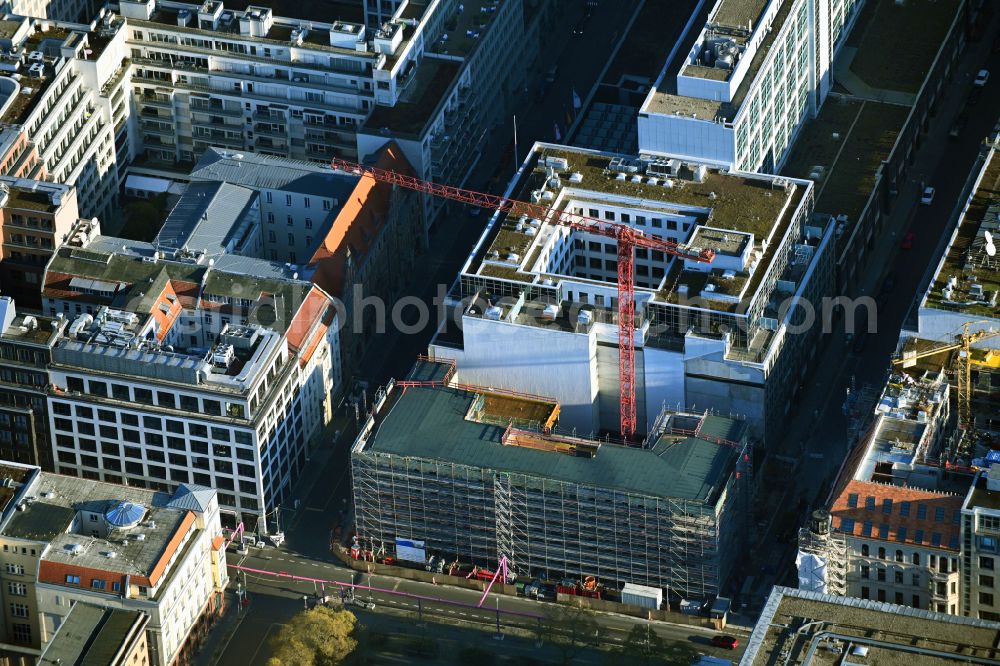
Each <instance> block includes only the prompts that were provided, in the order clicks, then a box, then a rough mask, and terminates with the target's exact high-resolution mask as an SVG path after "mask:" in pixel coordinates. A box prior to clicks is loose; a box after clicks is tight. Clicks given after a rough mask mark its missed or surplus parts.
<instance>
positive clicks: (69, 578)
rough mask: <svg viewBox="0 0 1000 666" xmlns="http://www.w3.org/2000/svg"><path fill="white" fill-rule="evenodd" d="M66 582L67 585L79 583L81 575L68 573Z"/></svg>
mask: <svg viewBox="0 0 1000 666" xmlns="http://www.w3.org/2000/svg"><path fill="white" fill-rule="evenodd" d="M66 584H67V585H79V584H80V577H79V576H74V575H73V574H66Z"/></svg>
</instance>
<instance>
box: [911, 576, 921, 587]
mask: <svg viewBox="0 0 1000 666" xmlns="http://www.w3.org/2000/svg"><path fill="white" fill-rule="evenodd" d="M910 585H912V586H913V587H920V574H918V573H915V574H912V575H911V576H910Z"/></svg>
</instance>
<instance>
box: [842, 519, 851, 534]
mask: <svg viewBox="0 0 1000 666" xmlns="http://www.w3.org/2000/svg"><path fill="white" fill-rule="evenodd" d="M840 531H841V532H846V533H847V534H854V519H853V518H841V519H840Z"/></svg>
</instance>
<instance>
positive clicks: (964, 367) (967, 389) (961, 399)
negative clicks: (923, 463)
mask: <svg viewBox="0 0 1000 666" xmlns="http://www.w3.org/2000/svg"><path fill="white" fill-rule="evenodd" d="M989 323H990V322H989V321H987V320H985V319H983V320H980V321H967V322H965V324H963V325H962V332H961V333H960V334H959V335H957V336H956V337H957V338H958V341H957V342H954V343H952V344H945V345H940V346H937V347H931V348H930V349H925V350H923V351H917V350H912V351H905V350H904V351H903V356H902V358H897V359H894V360H893V362H892V364H893V365H894V366H902V367H904V368H910V367H913V366H914V365H916V363H917V360H918V359H921V358H924V357H927V356H933V355H935V354H941V353H943V352H949V351H953V350H956V349H957V350H959V351H958V367H957V368H956V369H955V384H956V386H957V388H958V396H957V399H956V402H957V403H958V427H959V428H962V429H963V430H966V431H969V430H971V429H972V345H974V344H975V343H977V342H980V341H982V340H986V339H989V338H992V337H995V336H998V335H1000V330H994V329H986V330H982V331H973V332H971V333H970V332H969V327H970V326H975V325H976V324H989Z"/></svg>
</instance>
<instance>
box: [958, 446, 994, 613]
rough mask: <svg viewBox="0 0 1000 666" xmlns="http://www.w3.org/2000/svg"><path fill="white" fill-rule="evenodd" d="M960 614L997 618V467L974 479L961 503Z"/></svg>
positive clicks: (981, 473) (983, 472)
mask: <svg viewBox="0 0 1000 666" xmlns="http://www.w3.org/2000/svg"><path fill="white" fill-rule="evenodd" d="M961 531H962V605H961V608H962V614H963V615H968V616H969V617H976V618H981V619H983V620H994V621H996V620H998V619H1000V584H998V581H1000V573H998V571H1000V465H998V464H993V465H992V466H991V467H989V469H987V470H984V471H982V472H980V473H979V474H978V475H977V476H976V480H975V481H974V482H973V484H972V487H970V488H969V492H968V494H967V495H966V496H965V501H964V502H963V504H962V530H961Z"/></svg>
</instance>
